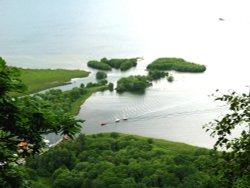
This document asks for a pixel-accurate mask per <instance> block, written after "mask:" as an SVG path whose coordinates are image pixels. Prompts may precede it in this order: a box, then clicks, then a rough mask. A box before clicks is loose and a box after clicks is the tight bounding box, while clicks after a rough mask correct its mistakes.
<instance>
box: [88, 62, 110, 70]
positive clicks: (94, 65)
mask: <svg viewBox="0 0 250 188" xmlns="http://www.w3.org/2000/svg"><path fill="white" fill-rule="evenodd" d="M88 66H89V67H91V68H95V69H100V70H111V69H112V68H111V66H109V65H108V64H106V63H102V62H99V61H89V62H88Z"/></svg>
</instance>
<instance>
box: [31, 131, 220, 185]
mask: <svg viewBox="0 0 250 188" xmlns="http://www.w3.org/2000/svg"><path fill="white" fill-rule="evenodd" d="M212 156H216V153H214V152H212V151H210V150H207V149H203V148H198V147H194V146H189V145H187V144H182V143H175V142H169V141H165V140H160V139H151V138H145V137H139V136H132V135H125V134H118V133H105V134H104V133H101V134H97V135H87V136H86V135H80V136H79V137H78V138H77V139H76V140H73V141H64V143H62V144H59V145H57V146H56V147H54V148H51V149H50V150H49V151H48V152H46V153H44V154H42V155H40V156H37V157H36V158H35V159H29V160H28V162H27V171H28V172H29V174H30V179H31V182H32V186H33V187H58V188H59V187H117V188H118V187H185V188H186V187H216V184H218V179H217V177H215V176H213V175H211V174H213V168H214V164H215V160H216V159H215V157H212Z"/></svg>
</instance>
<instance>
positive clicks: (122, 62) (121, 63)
mask: <svg viewBox="0 0 250 188" xmlns="http://www.w3.org/2000/svg"><path fill="white" fill-rule="evenodd" d="M137 60H138V58H130V59H110V60H109V59H107V58H105V57H104V58H102V59H101V60H100V61H96V60H91V61H89V62H88V63H87V65H88V66H89V67H91V68H94V69H99V70H106V71H110V70H112V68H114V69H120V70H121V71H126V70H128V69H130V68H132V67H135V66H136V65H137Z"/></svg>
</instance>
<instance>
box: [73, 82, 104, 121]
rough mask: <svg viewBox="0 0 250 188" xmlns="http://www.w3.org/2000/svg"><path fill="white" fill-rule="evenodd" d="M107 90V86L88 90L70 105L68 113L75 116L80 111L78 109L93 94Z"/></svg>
mask: <svg viewBox="0 0 250 188" xmlns="http://www.w3.org/2000/svg"><path fill="white" fill-rule="evenodd" d="M106 89H108V87H107V86H99V87H94V88H89V89H88V90H87V92H86V93H85V94H84V95H82V96H80V98H78V99H77V100H76V101H75V102H73V103H72V104H71V110H70V113H71V114H72V115H75V116H76V115H77V114H78V113H79V111H80V108H81V105H82V104H83V103H84V102H85V101H86V100H87V99H88V98H89V97H90V96H91V95H92V94H93V93H96V92H98V91H103V90H106Z"/></svg>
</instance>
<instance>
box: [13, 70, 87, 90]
mask: <svg viewBox="0 0 250 188" xmlns="http://www.w3.org/2000/svg"><path fill="white" fill-rule="evenodd" d="M20 72H21V76H20V79H21V80H22V81H23V83H24V84H25V85H26V86H27V87H28V90H27V91H26V92H25V94H30V93H35V92H38V91H42V90H45V89H48V88H52V87H56V86H60V85H64V84H67V82H69V81H70V80H71V79H72V78H82V77H87V76H88V75H89V72H86V71H83V70H63V69H56V70H52V69H20ZM16 95H18V94H16Z"/></svg>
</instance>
